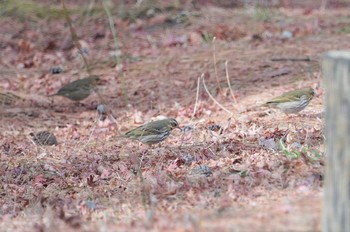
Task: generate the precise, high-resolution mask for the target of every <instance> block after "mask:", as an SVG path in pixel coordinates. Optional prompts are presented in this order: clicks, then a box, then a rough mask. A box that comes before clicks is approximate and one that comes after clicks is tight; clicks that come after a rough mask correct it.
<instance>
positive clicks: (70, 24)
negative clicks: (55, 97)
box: [61, 0, 91, 76]
mask: <svg viewBox="0 0 350 232" xmlns="http://www.w3.org/2000/svg"><path fill="white" fill-rule="evenodd" d="M61 3H62V8H63V13H64V16H65V18H66V21H67V23H68V26H69V30H70V33H71V35H72V40H73V42H74V44H75V46H76V47H77V48H78V50H79V53H80V55H81V56H82V58H83V61H84V65H85V68H86V71H87V73H88V74H89V76H90V75H91V70H90V67H89V65H88V62H87V59H86V57H85V56H84V51H83V48H82V47H81V44H80V43H79V41H78V36H77V33H76V32H75V30H74V28H73V24H72V19H71V18H70V16H69V12H68V10H67V8H66V5H65V3H64V0H61Z"/></svg>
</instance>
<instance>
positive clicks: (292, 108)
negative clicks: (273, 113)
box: [263, 88, 315, 114]
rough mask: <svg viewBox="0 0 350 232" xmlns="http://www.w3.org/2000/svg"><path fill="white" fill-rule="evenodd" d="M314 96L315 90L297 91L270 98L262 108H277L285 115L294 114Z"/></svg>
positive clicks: (303, 107)
mask: <svg viewBox="0 0 350 232" xmlns="http://www.w3.org/2000/svg"><path fill="white" fill-rule="evenodd" d="M314 96H315V90H313V89H312V88H304V89H298V90H294V91H290V92H287V93H284V94H282V95H281V96H278V97H275V98H272V99H271V100H269V101H267V102H266V103H265V104H264V105H263V106H269V107H272V108H278V109H280V110H281V111H282V112H284V113H286V114H296V113H298V112H300V111H302V110H303V109H305V107H306V106H307V105H308V104H309V103H310V101H311V100H312V98H313V97H314Z"/></svg>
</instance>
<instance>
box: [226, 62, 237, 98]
mask: <svg viewBox="0 0 350 232" xmlns="http://www.w3.org/2000/svg"><path fill="white" fill-rule="evenodd" d="M227 64H228V61H227V60H226V61H225V69H226V79H227V84H228V87H229V89H230V93H231V97H232V99H233V101H234V102H235V104H236V105H238V102H237V99H236V97H235V95H234V94H233V90H232V87H231V82H230V77H229V75H228V68H227Z"/></svg>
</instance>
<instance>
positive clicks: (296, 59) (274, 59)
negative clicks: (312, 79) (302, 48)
mask: <svg viewBox="0 0 350 232" xmlns="http://www.w3.org/2000/svg"><path fill="white" fill-rule="evenodd" d="M270 60H271V61H311V59H310V57H308V56H307V57H272V58H271V59H270Z"/></svg>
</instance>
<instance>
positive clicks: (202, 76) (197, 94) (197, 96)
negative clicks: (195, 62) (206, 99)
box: [191, 73, 204, 121]
mask: <svg viewBox="0 0 350 232" xmlns="http://www.w3.org/2000/svg"><path fill="white" fill-rule="evenodd" d="M201 78H204V73H202V75H201V76H200V77H198V80H197V93H196V102H195V103H194V108H193V114H192V118H191V121H192V120H193V118H194V116H195V115H196V113H197V107H198V102H199V89H200V83H201Z"/></svg>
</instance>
